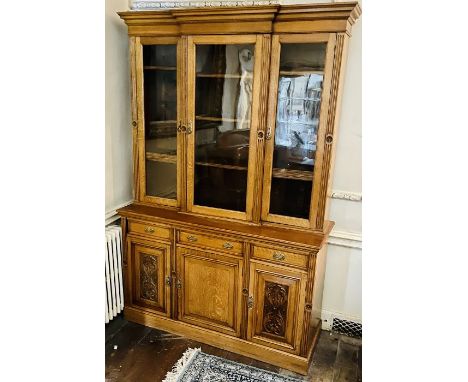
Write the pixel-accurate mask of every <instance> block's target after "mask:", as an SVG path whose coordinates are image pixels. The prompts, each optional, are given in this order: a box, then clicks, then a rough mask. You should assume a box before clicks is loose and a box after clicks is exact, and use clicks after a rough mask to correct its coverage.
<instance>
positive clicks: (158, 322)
mask: <svg viewBox="0 0 468 382" xmlns="http://www.w3.org/2000/svg"><path fill="white" fill-rule="evenodd" d="M124 317H125V319H127V320H128V321H132V322H136V323H138V324H141V325H145V326H148V327H151V328H155V329H160V330H164V331H167V332H170V333H174V334H178V335H182V336H185V337H187V338H189V339H193V340H195V341H198V342H201V343H205V344H207V345H210V346H214V347H218V348H221V349H223V350H227V351H230V352H233V353H237V354H241V355H243V356H246V357H249V358H253V359H256V360H258V361H261V362H265V363H269V364H272V365H275V366H279V367H281V368H284V369H287V370H291V371H294V372H296V373H299V374H302V375H307V373H308V370H309V366H310V361H311V358H310V355H311V354H312V352H310V353H309V354H310V355H309V357H307V358H305V357H301V356H299V355H296V354H291V353H286V352H283V351H281V350H277V349H273V348H268V347H266V346H263V345H260V344H257V343H252V342H248V341H246V340H243V339H241V338H236V337H232V336H229V335H227V334H221V333H218V332H213V333H207V330H206V329H200V328H198V327H196V326H194V325H191V324H187V323H185V322H181V321H176V320H171V319H168V318H166V317H163V316H159V315H157V314H150V313H148V312H142V311H140V310H139V309H137V308H133V307H126V308H125V310H124ZM317 339H318V336H317V335H316V336H315V337H314V342H313V346H315V345H316V343H317ZM312 348H313V347H312Z"/></svg>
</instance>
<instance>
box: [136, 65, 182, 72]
mask: <svg viewBox="0 0 468 382" xmlns="http://www.w3.org/2000/svg"><path fill="white" fill-rule="evenodd" d="M143 69H145V70H163V71H176V70H177V67H176V66H158V65H145V66H143Z"/></svg>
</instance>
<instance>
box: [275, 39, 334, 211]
mask: <svg viewBox="0 0 468 382" xmlns="http://www.w3.org/2000/svg"><path fill="white" fill-rule="evenodd" d="M325 51H326V44H325V43H320V44H317V43H315V44H282V45H281V55H280V68H279V70H280V72H279V81H278V103H277V113H276V128H275V143H274V153H273V171H272V182H271V194H270V213H272V214H277V215H284V216H292V217H297V218H304V219H308V218H309V210H310V201H311V195H312V179H313V173H314V163H315V152H316V148H317V147H316V145H317V130H318V125H319V116H320V101H321V96H322V83H323V70H324V64H325Z"/></svg>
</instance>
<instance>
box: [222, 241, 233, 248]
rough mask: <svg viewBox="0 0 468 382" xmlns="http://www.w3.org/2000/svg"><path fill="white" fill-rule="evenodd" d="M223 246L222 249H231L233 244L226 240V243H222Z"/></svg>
mask: <svg viewBox="0 0 468 382" xmlns="http://www.w3.org/2000/svg"><path fill="white" fill-rule="evenodd" d="M223 248H224V249H233V248H234V246H233V245H232V244H231V243H228V242H226V243H224V244H223Z"/></svg>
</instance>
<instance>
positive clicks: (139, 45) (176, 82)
mask: <svg viewBox="0 0 468 382" xmlns="http://www.w3.org/2000/svg"><path fill="white" fill-rule="evenodd" d="M135 66H136V70H135V73H136V93H137V97H136V99H137V116H138V123H137V125H138V145H137V146H138V173H139V174H138V180H139V184H138V185H137V187H138V190H139V200H140V201H141V202H146V203H153V204H159V205H167V206H174V207H179V206H180V205H181V201H182V199H183V197H184V196H183V194H184V192H183V172H182V168H183V160H184V156H183V145H184V135H183V134H179V132H180V130H181V129H182V126H183V113H184V111H183V108H182V107H181V102H180V99H181V97H182V91H183V86H182V81H181V80H180V78H181V75H182V70H183V48H182V40H181V39H179V38H172V37H158V38H154V37H137V38H136V42H135Z"/></svg>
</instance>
